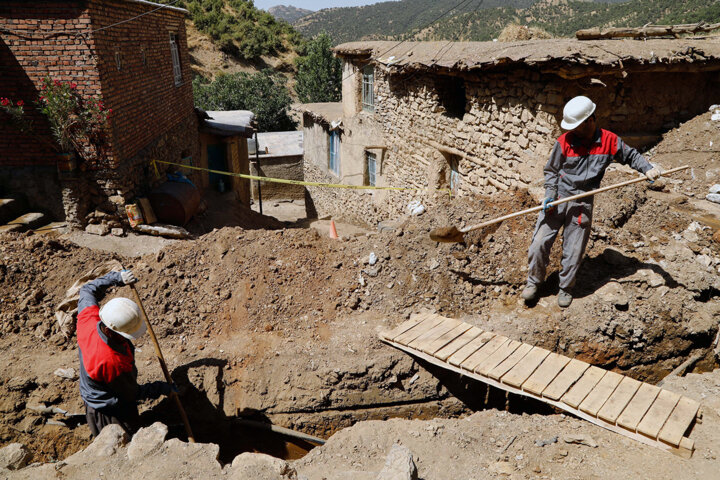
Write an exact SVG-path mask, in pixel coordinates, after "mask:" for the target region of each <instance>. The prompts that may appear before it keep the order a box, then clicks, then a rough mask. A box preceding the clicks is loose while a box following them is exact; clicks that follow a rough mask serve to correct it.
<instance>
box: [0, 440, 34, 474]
mask: <svg viewBox="0 0 720 480" xmlns="http://www.w3.org/2000/svg"><path fill="white" fill-rule="evenodd" d="M31 458H32V453H30V452H29V451H28V449H27V448H25V445H23V444H22V443H11V444H9V445H7V446H5V447H3V448H0V469H3V468H6V469H8V470H19V469H21V468H23V467H24V466H25V465H27V464H28V462H29V461H30V459H31Z"/></svg>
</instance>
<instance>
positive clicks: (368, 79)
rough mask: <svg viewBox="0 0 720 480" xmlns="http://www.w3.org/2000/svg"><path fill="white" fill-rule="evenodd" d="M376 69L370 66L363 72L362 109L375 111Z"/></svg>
mask: <svg viewBox="0 0 720 480" xmlns="http://www.w3.org/2000/svg"><path fill="white" fill-rule="evenodd" d="M374 84H375V67H373V66H372V65H368V66H366V67H365V68H363V70H362V108H363V110H365V111H366V112H374V111H375V85H374Z"/></svg>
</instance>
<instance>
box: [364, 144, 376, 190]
mask: <svg viewBox="0 0 720 480" xmlns="http://www.w3.org/2000/svg"><path fill="white" fill-rule="evenodd" d="M365 164H366V167H365V172H366V174H365V185H370V186H371V187H374V186H375V185H376V183H375V182H376V175H377V157H376V156H375V154H374V153H370V152H365Z"/></svg>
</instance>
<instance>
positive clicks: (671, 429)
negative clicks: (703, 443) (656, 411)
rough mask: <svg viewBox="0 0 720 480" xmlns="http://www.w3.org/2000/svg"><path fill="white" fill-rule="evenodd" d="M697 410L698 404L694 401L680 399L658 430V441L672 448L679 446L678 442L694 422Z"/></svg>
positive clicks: (684, 398) (685, 398)
mask: <svg viewBox="0 0 720 480" xmlns="http://www.w3.org/2000/svg"><path fill="white" fill-rule="evenodd" d="M699 408H700V404H699V403H698V402H696V401H695V400H693V399H691V398H688V397H682V398H681V399H680V401H679V402H678V404H677V406H676V407H675V410H673V412H672V414H671V415H670V417H669V418H668V419H667V422H665V426H664V427H662V430H660V435H659V436H658V440H660V441H661V442H665V443H667V444H668V445H672V446H673V447H678V446H680V441H681V440H682V438H683V436H684V435H685V432H686V431H687V429H688V427H690V425H692V423H693V421H695V415H697V412H698V409H699Z"/></svg>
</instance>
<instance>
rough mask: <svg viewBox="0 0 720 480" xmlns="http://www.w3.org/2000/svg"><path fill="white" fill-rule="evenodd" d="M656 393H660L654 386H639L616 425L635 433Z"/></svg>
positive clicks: (645, 384)
mask: <svg viewBox="0 0 720 480" xmlns="http://www.w3.org/2000/svg"><path fill="white" fill-rule="evenodd" d="M658 393H660V388H658V387H656V386H655V385H650V384H649V383H643V384H642V385H640V388H639V389H638V391H637V393H636V394H635V396H634V397H633V398H632V400H630V403H628V406H627V407H625V410H623V412H622V413H621V414H620V416H619V417H618V420H617V424H618V425H620V426H621V427H623V428H627V429H628V430H632V431H633V432H634V431H636V430H637V426H638V424H639V423H640V420H642V418H643V417H644V416H645V412H647V411H648V408H650V405H652V403H653V402H654V401H655V398H657V396H658Z"/></svg>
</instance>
